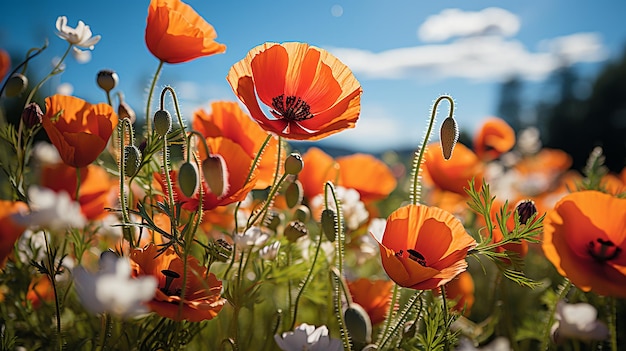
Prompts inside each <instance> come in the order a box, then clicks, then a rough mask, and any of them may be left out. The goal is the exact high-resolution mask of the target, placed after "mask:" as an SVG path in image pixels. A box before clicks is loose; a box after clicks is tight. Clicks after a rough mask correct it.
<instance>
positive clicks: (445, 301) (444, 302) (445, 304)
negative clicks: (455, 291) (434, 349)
mask: <svg viewBox="0 0 626 351" xmlns="http://www.w3.org/2000/svg"><path fill="white" fill-rule="evenodd" d="M439 288H440V289H441V301H442V306H443V327H444V333H445V335H444V340H443V342H444V345H445V347H444V350H449V349H450V344H449V343H448V341H449V340H448V336H449V334H450V329H449V328H448V299H447V298H446V287H445V285H442V286H440V287H439Z"/></svg>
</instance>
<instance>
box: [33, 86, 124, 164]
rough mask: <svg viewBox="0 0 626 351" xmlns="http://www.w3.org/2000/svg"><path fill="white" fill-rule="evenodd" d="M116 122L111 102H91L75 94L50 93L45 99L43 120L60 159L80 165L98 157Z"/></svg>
mask: <svg viewBox="0 0 626 351" xmlns="http://www.w3.org/2000/svg"><path fill="white" fill-rule="evenodd" d="M117 121H118V118H117V115H116V114H115V112H114V111H113V108H112V107H111V106H110V105H107V104H97V105H92V104H90V103H88V102H86V101H85V100H82V99H79V98H77V97H73V96H64V95H53V96H50V97H47V98H46V114H45V115H44V117H43V121H42V123H43V127H44V129H45V130H46V133H47V134H48V137H49V138H50V141H51V142H52V144H54V146H55V147H56V148H57V150H58V151H59V154H60V155H61V159H62V160H63V162H64V163H65V164H67V165H68V166H72V167H76V168H80V167H85V166H87V165H88V164H90V163H91V162H93V161H94V160H95V159H96V158H98V156H99V155H100V153H101V152H102V151H103V150H104V148H105V147H106V145H107V142H108V141H109V138H110V137H111V134H112V133H113V128H115V126H117Z"/></svg>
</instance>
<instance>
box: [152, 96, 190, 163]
mask: <svg viewBox="0 0 626 351" xmlns="http://www.w3.org/2000/svg"><path fill="white" fill-rule="evenodd" d="M167 92H169V93H170V95H172V100H174V108H175V109H176V118H177V119H178V124H179V125H180V129H181V133H182V135H183V139H185V148H186V149H187V158H186V160H187V162H189V160H190V159H191V147H190V145H189V136H187V132H186V131H185V123H184V122H183V117H182V114H181V113H180V105H179V104H178V98H177V97H176V92H175V91H174V89H173V88H172V87H170V86H166V87H165V88H163V90H161V100H160V105H159V108H160V109H161V110H163V109H165V106H164V105H165V93H167Z"/></svg>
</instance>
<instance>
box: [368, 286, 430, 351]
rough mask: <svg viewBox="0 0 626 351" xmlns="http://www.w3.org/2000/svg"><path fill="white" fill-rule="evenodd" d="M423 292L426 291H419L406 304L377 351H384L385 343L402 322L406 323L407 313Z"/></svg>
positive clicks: (394, 333) (390, 338) (395, 332)
mask: <svg viewBox="0 0 626 351" xmlns="http://www.w3.org/2000/svg"><path fill="white" fill-rule="evenodd" d="M424 291H426V290H421V291H420V292H419V293H417V294H414V295H413V296H411V299H410V300H409V301H408V302H407V304H406V305H405V306H404V309H403V310H402V312H400V314H399V315H398V318H397V319H396V322H395V324H394V326H393V328H391V331H390V332H389V333H386V335H384V336H383V340H382V341H381V342H380V343H379V344H378V348H377V350H385V346H386V345H387V343H388V342H390V341H391V340H392V339H393V337H394V336H395V335H396V334H397V333H398V331H399V329H400V327H401V326H404V322H405V321H406V318H407V317H408V314H409V312H411V310H412V309H413V307H415V303H416V302H417V301H418V300H420V297H421V296H422V294H423V293H424Z"/></svg>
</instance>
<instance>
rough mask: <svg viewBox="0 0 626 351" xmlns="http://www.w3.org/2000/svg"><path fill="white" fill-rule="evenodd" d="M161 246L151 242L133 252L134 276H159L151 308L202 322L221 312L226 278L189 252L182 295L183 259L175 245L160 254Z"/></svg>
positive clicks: (160, 312)
mask: <svg viewBox="0 0 626 351" xmlns="http://www.w3.org/2000/svg"><path fill="white" fill-rule="evenodd" d="M157 250H158V248H157V246H156V245H154V244H151V245H148V246H146V247H145V248H143V249H134V250H133V251H132V252H131V253H130V259H131V267H132V272H133V276H135V277H138V276H143V275H151V276H153V277H155V278H156V279H157V280H158V286H157V290H156V294H155V296H154V298H153V299H152V300H151V301H150V302H148V306H149V307H150V309H151V310H152V311H154V312H156V313H158V314H159V315H161V316H163V317H166V318H170V319H173V320H175V321H181V320H187V321H190V322H199V321H203V320H209V319H213V318H214V317H215V316H217V314H218V313H219V312H220V311H221V310H222V307H223V306H224V303H226V300H225V299H223V298H221V297H220V292H221V290H222V282H221V281H219V280H218V279H217V278H216V277H215V274H213V273H209V272H207V269H206V267H203V266H201V265H200V263H199V262H198V260H197V259H196V258H195V257H193V256H189V257H188V258H187V284H186V289H185V296H181V294H182V290H183V285H182V284H183V270H184V265H183V260H182V259H181V258H180V257H179V256H178V255H177V254H176V252H175V251H174V249H173V248H172V247H170V248H169V249H168V250H166V251H165V252H164V253H163V254H161V255H158V256H157V254H158V252H157ZM181 300H182V303H183V305H182V309H181V308H180V302H181Z"/></svg>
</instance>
